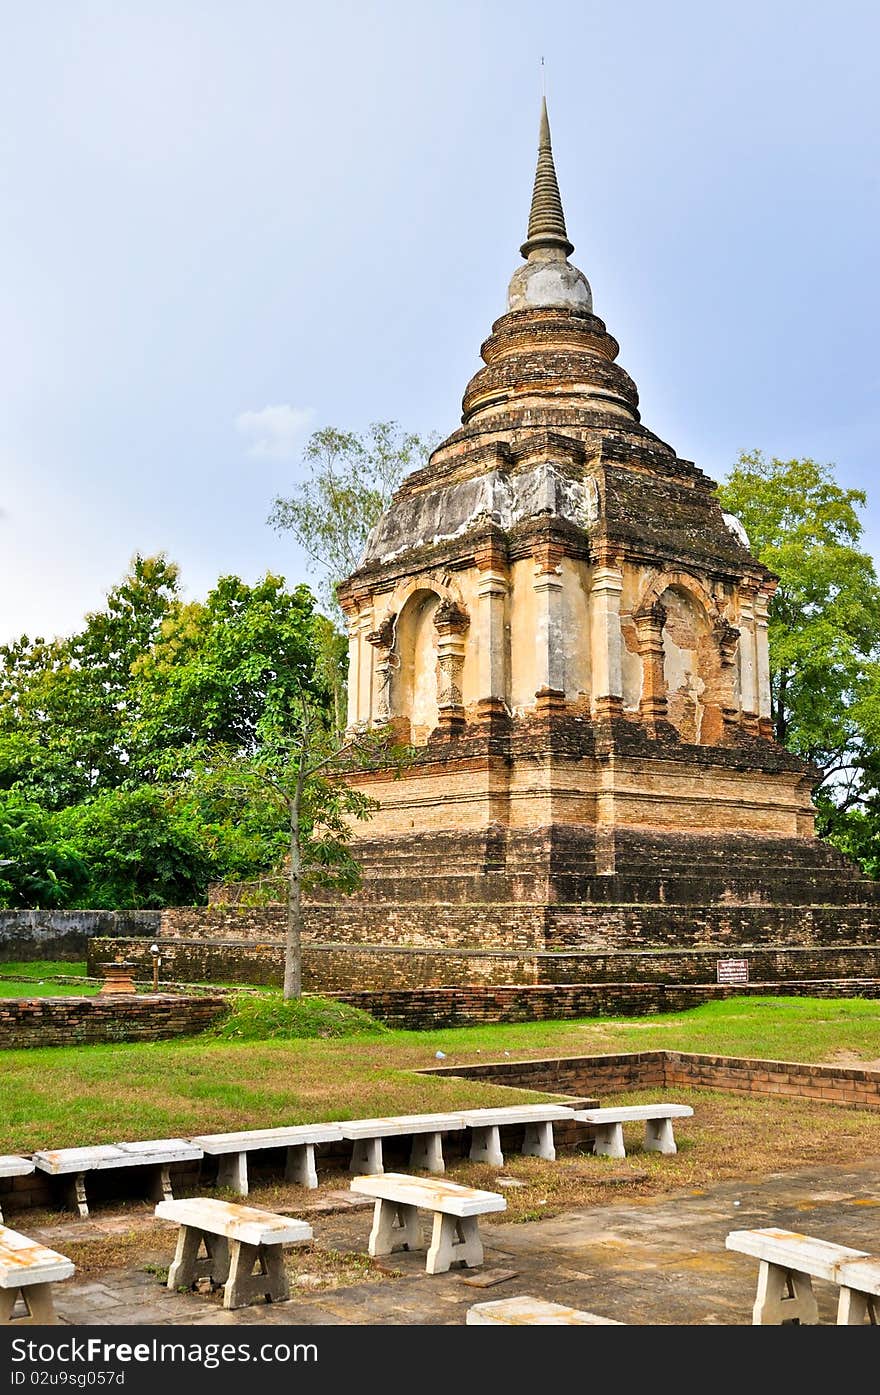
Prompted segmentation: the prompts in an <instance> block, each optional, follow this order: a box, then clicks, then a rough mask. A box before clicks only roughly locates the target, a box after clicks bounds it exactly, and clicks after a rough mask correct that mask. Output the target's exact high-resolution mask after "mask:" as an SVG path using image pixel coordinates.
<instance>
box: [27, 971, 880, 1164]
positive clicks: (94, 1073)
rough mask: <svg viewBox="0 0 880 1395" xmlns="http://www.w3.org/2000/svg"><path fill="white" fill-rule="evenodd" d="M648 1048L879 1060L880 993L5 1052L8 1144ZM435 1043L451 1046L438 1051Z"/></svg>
mask: <svg viewBox="0 0 880 1395" xmlns="http://www.w3.org/2000/svg"><path fill="white" fill-rule="evenodd" d="M267 996H268V995H267ZM653 1047H668V1048H670V1049H678V1050H684V1051H702V1052H710V1053H713V1054H727V1055H737V1056H762V1057H771V1058H776V1059H788V1060H800V1061H832V1060H834V1059H836V1058H838V1059H839V1058H841V1056H842V1055H843V1056H845V1058H850V1059H852V1058H856V1059H860V1060H865V1061H877V1060H880V1004H877V1003H873V1002H866V1001H862V1000H859V999H838V1000H817V999H808V998H789V999H785V998H740V999H729V1000H728V1001H726V1002H718V1003H711V1004H708V1005H706V1006H704V1007H700V1008H695V1009H693V1010H692V1011H690V1012H682V1013H677V1014H666V1015H663V1016H658V1017H641V1018H630V1019H620V1018H594V1019H590V1020H583V1021H576V1022H533V1023H523V1024H511V1025H503V1026H492V1027H469V1028H462V1029H458V1030H445V1029H439V1028H438V1029H434V1030H431V1031H427V1032H385V1033H378V1032H377V1033H371V1034H367V1035H363V1036H347V1037H345V1038H341V1039H338V1038H334V1037H315V1038H311V1039H300V1040H294V1041H292V1040H290V1039H284V1038H277V1037H276V1038H272V1039H269V1040H250V1041H249V1040H246V1039H244V1038H239V1039H233V1040H224V1039H223V1038H222V1037H221V1038H218V1037H217V1036H216V1035H215V1036H210V1035H202V1036H198V1037H188V1038H185V1039H179V1040H176V1041H169V1042H155V1043H143V1044H142V1043H120V1044H116V1045H107V1046H81V1047H48V1048H42V1049H36V1050H19V1051H3V1052H2V1057H0V1060H2V1085H0V1152H29V1151H31V1150H33V1149H36V1148H48V1147H55V1148H60V1147H72V1146H75V1145H77V1144H87V1143H106V1142H113V1141H114V1140H118V1139H126V1138H129V1139H136V1138H150V1137H154V1138H162V1137H168V1136H174V1135H178V1134H192V1133H209V1132H214V1131H218V1132H219V1131H223V1130H227V1129H230V1130H231V1129H241V1128H265V1127H273V1126H277V1125H279V1124H281V1123H287V1124H296V1123H306V1122H309V1121H312V1120H322V1119H337V1118H347V1119H352V1118H358V1117H361V1116H364V1117H374V1116H376V1115H381V1114H408V1113H420V1112H424V1111H430V1110H450V1109H457V1108H465V1107H468V1106H470V1107H474V1106H479V1105H483V1104H486V1105H488V1104H493V1103H502V1102H509V1101H513V1100H514V1099H526V1098H529V1096H528V1095H527V1094H525V1093H524V1092H521V1091H517V1092H513V1091H509V1090H506V1089H504V1088H503V1087H500V1086H495V1085H489V1084H482V1083H479V1082H476V1081H467V1080H461V1079H456V1078H454V1077H443V1076H420V1075H417V1074H414V1073H413V1072H414V1071H415V1070H417V1069H424V1068H426V1067H431V1066H435V1065H437V1064H442V1065H444V1066H454V1065H456V1064H461V1063H464V1062H473V1061H490V1060H496V1059H497V1060H502V1059H507V1058H508V1057H509V1058H511V1059H514V1058H516V1057H535V1056H585V1055H597V1054H602V1053H605V1052H618V1051H642V1050H648V1049H650V1048H653ZM438 1050H439V1051H443V1052H444V1053H445V1055H446V1059H445V1060H444V1061H442V1062H439V1063H438V1062H437V1060H436V1058H435V1053H436V1052H437V1051H438ZM532 1098H533V1097H532Z"/></svg>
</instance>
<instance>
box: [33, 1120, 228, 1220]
mask: <svg viewBox="0 0 880 1395" xmlns="http://www.w3.org/2000/svg"><path fill="white" fill-rule="evenodd" d="M201 1156H202V1150H201V1148H199V1147H197V1146H196V1145H195V1144H194V1143H190V1142H189V1140H188V1139H185V1138H159V1139H154V1140H153V1141H152V1142H146V1143H102V1144H98V1145H97V1146H95V1147H94V1148H56V1149H53V1150H52V1151H51V1152H43V1153H34V1163H35V1165H36V1166H37V1167H38V1168H39V1170H40V1171H41V1172H48V1173H49V1174H50V1175H51V1176H53V1177H57V1176H67V1177H69V1178H70V1182H71V1201H72V1202H73V1203H75V1204H76V1206H77V1209H78V1210H79V1214H80V1215H81V1216H87V1215H88V1214H89V1202H88V1197H87V1195H86V1175H87V1173H89V1172H98V1171H106V1170H107V1169H108V1168H114V1167H147V1168H149V1170H150V1191H149V1195H150V1199H151V1200H152V1201H158V1200H161V1199H162V1198H163V1197H164V1198H165V1199H166V1200H169V1199H172V1198H173V1192H172V1190H171V1178H170V1176H169V1173H168V1168H169V1165H170V1164H171V1163H174V1162H189V1161H193V1160H197V1159H198V1158H200V1157H201Z"/></svg>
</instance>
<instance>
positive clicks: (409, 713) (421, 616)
mask: <svg viewBox="0 0 880 1395" xmlns="http://www.w3.org/2000/svg"><path fill="white" fill-rule="evenodd" d="M441 600H442V597H441V596H440V595H439V594H438V592H437V591H434V590H432V589H430V588H429V587H422V588H420V589H418V590H415V591H412V592H411V593H410V595H409V597H408V598H407V600H406V601H405V603H404V605H403V609H402V610H401V612H400V615H399V617H398V620H397V632H396V636H395V641H396V642H395V646H394V648H395V653H396V655H397V659H398V662H399V667H398V668H397V670H396V674H395V678H394V680H393V684H392V699H391V704H392V715H393V716H394V717H395V718H403V719H404V720H405V721H406V722H408V723H409V739H410V741H411V743H412V744H413V745H414V746H424V745H425V743H426V742H427V740H428V737H429V736H430V735H431V732H432V731H433V730H434V728H435V727H436V726H437V723H438V721H439V717H440V708H439V704H438V697H437V691H438V682H437V680H438V647H437V646H438V638H439V636H438V633H437V627H436V625H435V624H434V619H435V616H436V614H437V610H438V607H439V606H440V603H441Z"/></svg>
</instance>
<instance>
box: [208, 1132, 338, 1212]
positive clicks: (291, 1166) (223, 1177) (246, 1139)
mask: <svg viewBox="0 0 880 1395" xmlns="http://www.w3.org/2000/svg"><path fill="white" fill-rule="evenodd" d="M341 1138H342V1129H341V1128H340V1126H339V1124H296V1125H293V1126H292V1127H291V1128H283V1129H245V1130H242V1132H240V1133H206V1134H200V1135H199V1136H198V1137H197V1138H192V1139H190V1142H191V1143H194V1144H195V1145H196V1146H197V1147H198V1148H201V1149H203V1151H204V1152H205V1153H207V1154H209V1155H210V1156H212V1157H214V1156H216V1157H217V1158H219V1164H218V1168H217V1185H218V1187H228V1188H229V1190H230V1191H233V1192H238V1194H239V1196H247V1194H248V1172H247V1155H248V1153H250V1152H253V1151H255V1150H256V1149H259V1148H286V1149H287V1159H286V1163H285V1168H284V1177H285V1181H288V1182H298V1183H299V1184H300V1186H302V1187H308V1188H310V1189H312V1190H314V1188H315V1187H317V1185H318V1173H317V1170H316V1168H315V1144H316V1143H337V1142H338V1141H339V1140H340V1139H341Z"/></svg>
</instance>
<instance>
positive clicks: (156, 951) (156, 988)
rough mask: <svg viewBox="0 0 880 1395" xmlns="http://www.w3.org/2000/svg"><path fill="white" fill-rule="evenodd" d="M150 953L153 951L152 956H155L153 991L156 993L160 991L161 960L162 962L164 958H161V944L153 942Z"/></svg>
mask: <svg viewBox="0 0 880 1395" xmlns="http://www.w3.org/2000/svg"><path fill="white" fill-rule="evenodd" d="M150 953H151V954H152V956H153V992H154V993H158V991H159V965H160V964H161V962H162V960H161V958H160V952H159V946H158V945H157V944H155V943H154V944H151V945H150Z"/></svg>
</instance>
